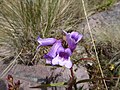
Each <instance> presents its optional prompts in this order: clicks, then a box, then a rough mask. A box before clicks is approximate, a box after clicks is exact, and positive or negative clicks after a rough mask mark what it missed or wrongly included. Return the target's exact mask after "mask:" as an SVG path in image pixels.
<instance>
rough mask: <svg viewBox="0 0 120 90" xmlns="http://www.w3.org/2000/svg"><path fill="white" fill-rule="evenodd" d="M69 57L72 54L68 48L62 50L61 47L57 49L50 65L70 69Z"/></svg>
mask: <svg viewBox="0 0 120 90" xmlns="http://www.w3.org/2000/svg"><path fill="white" fill-rule="evenodd" d="M71 55H72V52H71V50H70V49H69V48H67V49H64V48H63V47H62V46H61V47H59V48H58V50H57V56H56V57H55V58H54V59H53V60H52V64H53V65H60V66H65V67H67V68H71V67H72V62H71V60H70V56H71Z"/></svg>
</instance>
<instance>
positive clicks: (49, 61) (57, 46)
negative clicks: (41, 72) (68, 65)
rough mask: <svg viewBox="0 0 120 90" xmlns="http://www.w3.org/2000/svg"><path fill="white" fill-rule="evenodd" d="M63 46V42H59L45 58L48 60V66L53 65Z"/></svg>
mask: <svg viewBox="0 0 120 90" xmlns="http://www.w3.org/2000/svg"><path fill="white" fill-rule="evenodd" d="M61 46H62V43H61V40H57V41H56V42H55V43H54V44H53V46H52V47H51V49H50V51H49V52H48V53H47V54H45V55H44V58H45V59H46V63H47V64H51V63H52V59H53V58H55V57H56V55H57V50H58V48H59V47H61Z"/></svg>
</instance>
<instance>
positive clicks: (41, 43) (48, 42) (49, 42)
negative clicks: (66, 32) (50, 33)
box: [37, 37, 56, 49]
mask: <svg viewBox="0 0 120 90" xmlns="http://www.w3.org/2000/svg"><path fill="white" fill-rule="evenodd" d="M37 41H38V42H39V46H38V47H37V49H39V47H40V46H48V45H53V44H54V43H55V41H56V39H55V38H45V39H42V38H40V37H38V38H37Z"/></svg>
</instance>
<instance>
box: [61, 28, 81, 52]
mask: <svg viewBox="0 0 120 90" xmlns="http://www.w3.org/2000/svg"><path fill="white" fill-rule="evenodd" d="M63 32H64V33H65V35H66V42H67V43H68V47H69V48H70V49H71V51H72V52H73V50H74V49H75V48H76V45H77V43H78V42H79V41H80V40H81V39H82V37H83V35H82V34H79V33H78V32H71V33H67V32H65V31H64V30H63Z"/></svg>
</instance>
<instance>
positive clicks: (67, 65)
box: [65, 60, 72, 68]
mask: <svg viewBox="0 0 120 90" xmlns="http://www.w3.org/2000/svg"><path fill="white" fill-rule="evenodd" d="M65 67H66V68H71V67H72V62H71V61H70V60H69V61H68V62H67V63H66V64H65Z"/></svg>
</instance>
